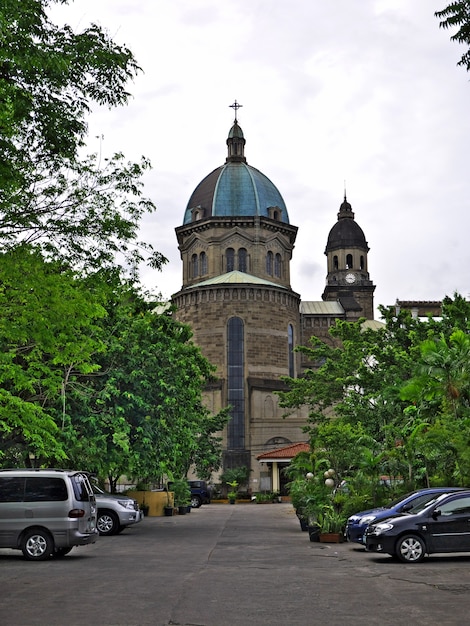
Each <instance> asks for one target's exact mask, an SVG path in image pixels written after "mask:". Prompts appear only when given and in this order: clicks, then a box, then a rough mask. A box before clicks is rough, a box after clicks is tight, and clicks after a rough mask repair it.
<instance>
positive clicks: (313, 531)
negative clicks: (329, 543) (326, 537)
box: [307, 524, 321, 541]
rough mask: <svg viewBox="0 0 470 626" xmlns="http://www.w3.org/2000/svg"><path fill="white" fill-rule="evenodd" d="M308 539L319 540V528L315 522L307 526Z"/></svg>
mask: <svg viewBox="0 0 470 626" xmlns="http://www.w3.org/2000/svg"><path fill="white" fill-rule="evenodd" d="M307 530H308V536H309V538H310V541H320V534H321V533H320V529H319V527H318V526H317V525H316V524H313V525H310V526H308V528H307Z"/></svg>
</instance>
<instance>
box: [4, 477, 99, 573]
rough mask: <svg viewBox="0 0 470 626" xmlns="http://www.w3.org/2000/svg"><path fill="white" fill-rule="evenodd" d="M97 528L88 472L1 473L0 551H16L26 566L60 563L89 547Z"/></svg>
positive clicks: (93, 498)
mask: <svg viewBox="0 0 470 626" xmlns="http://www.w3.org/2000/svg"><path fill="white" fill-rule="evenodd" d="M96 524H97V518H96V501H95V496H94V494H93V490H92V487H91V485H90V482H89V479H88V473H87V472H80V471H66V470H57V469H27V468H26V469H10V470H1V471H0V548H13V549H14V550H21V551H22V552H23V555H24V557H25V558H26V559H28V560H30V561H43V560H45V559H49V558H50V557H55V558H59V557H63V556H65V555H66V554H68V553H69V552H70V551H71V550H72V548H73V547H74V546H84V545H87V544H89V543H94V542H95V541H96V539H97V536H98V533H97V530H96Z"/></svg>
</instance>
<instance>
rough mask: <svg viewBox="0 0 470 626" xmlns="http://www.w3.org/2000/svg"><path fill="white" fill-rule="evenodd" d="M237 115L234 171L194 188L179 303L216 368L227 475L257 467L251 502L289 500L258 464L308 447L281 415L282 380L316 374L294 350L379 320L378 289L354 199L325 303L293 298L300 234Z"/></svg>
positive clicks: (182, 245) (217, 172)
mask: <svg viewBox="0 0 470 626" xmlns="http://www.w3.org/2000/svg"><path fill="white" fill-rule="evenodd" d="M239 106H240V105H238V104H237V103H236V102H235V104H234V105H233V108H234V109H235V120H234V123H233V125H232V127H231V129H230V132H229V134H228V137H227V142H226V143H227V157H226V160H225V163H224V164H223V165H221V166H219V167H217V168H216V169H214V170H213V171H212V172H211V173H209V174H208V175H207V176H206V177H205V178H203V180H202V181H201V182H200V183H199V184H198V185H197V186H196V188H195V189H194V191H193V193H192V194H191V196H190V199H189V202H188V204H187V207H186V210H185V213H184V218H183V224H182V225H181V226H178V227H177V228H176V236H177V240H178V246H179V250H180V255H181V261H182V265H183V284H182V287H181V289H180V291H178V292H177V293H175V294H174V295H173V296H172V303H173V304H174V305H175V306H176V313H175V315H176V318H177V319H178V320H179V321H181V322H183V323H186V324H189V325H190V326H191V328H192V330H193V333H194V341H195V343H196V344H197V345H198V346H199V347H200V348H201V351H202V353H203V354H204V356H205V357H206V358H207V359H208V360H209V361H210V362H211V363H213V364H214V365H215V366H216V367H217V372H216V377H217V382H216V383H214V384H213V385H212V386H211V387H210V388H208V389H207V390H206V392H205V394H206V398H205V399H206V402H207V406H208V407H209V408H210V409H211V410H212V411H214V412H217V411H219V410H220V409H221V408H223V407H225V406H227V405H230V407H231V418H230V421H229V424H228V426H227V428H226V431H225V432H224V452H223V469H228V468H233V467H239V466H245V467H248V468H250V470H251V472H250V490H251V491H252V492H256V491H260V490H270V489H272V488H274V487H276V486H279V488H280V490H281V491H282V490H283V485H284V482H283V480H282V475H281V474H280V473H279V467H281V466H282V463H281V464H278V463H276V464H273V463H272V462H270V461H269V458H270V457H269V454H268V455H267V456H264V457H263V458H264V459H265V460H264V461H263V463H260V462H259V461H258V457H259V456H260V455H263V454H266V453H269V452H270V451H274V450H277V451H279V449H280V448H282V447H283V446H286V447H288V448H290V447H291V446H292V445H293V444H297V443H301V442H304V441H305V434H304V433H303V427H304V426H305V424H306V418H307V413H306V411H302V410H298V411H296V412H294V413H292V414H291V415H289V416H288V417H284V411H283V409H281V408H280V407H279V399H278V396H277V394H276V392H277V391H280V390H284V389H285V386H284V384H283V382H282V381H281V377H283V376H291V377H296V376H300V375H302V370H303V369H304V367H306V365H307V364H306V363H303V362H302V360H301V355H300V354H299V353H297V352H295V351H294V348H295V346H296V345H299V344H307V343H308V340H309V338H310V337H311V336H312V335H315V336H317V337H319V338H321V339H323V340H325V341H330V340H331V338H330V336H329V335H328V329H329V328H330V327H331V326H332V325H333V324H334V323H335V320H336V319H338V318H340V319H344V320H350V321H355V320H357V319H358V318H359V317H366V318H367V319H370V320H372V319H373V311H374V303H373V295H374V289H375V286H374V285H373V283H372V281H371V280H370V276H369V271H368V263H367V254H368V251H369V247H368V244H367V241H366V239H365V236H364V233H363V231H362V229H361V228H360V226H359V225H358V224H357V222H356V221H355V217H354V213H353V211H352V208H351V205H350V204H349V203H348V202H347V200H346V197H345V198H344V201H343V203H342V204H341V206H340V209H339V212H338V214H337V221H336V223H335V224H334V225H333V227H332V229H331V231H330V233H329V236H328V239H327V243H326V250H325V254H326V257H327V275H326V286H325V290H324V292H323V295H322V300H320V301H318V302H317V301H315V302H308V301H306V302H305V301H304V302H303V301H302V300H301V296H300V295H299V294H298V293H296V292H295V291H293V290H292V288H291V284H290V262H291V259H292V253H293V249H294V244H295V239H296V236H297V230H298V228H297V226H293V225H292V224H290V221H289V215H288V211H287V207H286V205H285V202H284V200H283V198H282V195H281V193H280V191H279V190H278V188H277V187H276V186H275V185H274V184H273V183H272V182H271V180H270V179H269V178H268V177H267V176H265V175H264V174H263V173H262V172H261V171H260V170H258V169H256V168H254V167H252V166H251V165H249V164H248V162H247V160H246V157H245V138H244V135H243V131H242V129H241V127H240V125H239V123H238V120H237V109H238V108H239ZM277 454H278V455H279V454H280V453H279V452H277ZM281 458H282V455H281ZM273 468H275V472H274V474H273Z"/></svg>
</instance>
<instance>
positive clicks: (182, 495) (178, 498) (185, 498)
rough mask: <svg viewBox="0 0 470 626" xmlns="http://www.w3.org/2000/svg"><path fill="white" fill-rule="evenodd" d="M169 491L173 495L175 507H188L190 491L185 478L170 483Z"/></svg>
mask: <svg viewBox="0 0 470 626" xmlns="http://www.w3.org/2000/svg"><path fill="white" fill-rule="evenodd" d="M170 491H172V492H173V494H174V503H175V506H176V507H178V506H189V504H190V503H191V489H190V487H189V484H188V481H187V480H186V478H180V479H177V480H175V481H173V482H172V483H171V487H170Z"/></svg>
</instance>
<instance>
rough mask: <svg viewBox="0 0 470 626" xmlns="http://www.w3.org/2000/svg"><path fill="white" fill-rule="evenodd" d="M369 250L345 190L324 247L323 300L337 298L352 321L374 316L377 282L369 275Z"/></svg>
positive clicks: (347, 317) (334, 299) (335, 299)
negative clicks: (324, 284) (325, 264)
mask: <svg viewBox="0 0 470 626" xmlns="http://www.w3.org/2000/svg"><path fill="white" fill-rule="evenodd" d="M368 252H369V246H368V245H367V241H366V238H365V236H364V232H363V231H362V228H361V227H360V226H359V224H358V223H357V222H356V221H355V219H354V213H353V210H352V207H351V205H350V204H349V202H348V201H347V199H346V193H345V194H344V201H343V203H342V204H341V206H340V208H339V212H338V221H337V222H336V224H335V225H334V226H333V228H332V229H331V230H330V233H329V235H328V241H327V244H326V248H325V254H326V258H327V275H326V286H325V290H324V292H323V294H322V299H323V300H325V301H338V302H339V303H340V304H341V305H342V307H343V308H344V310H345V312H346V319H349V320H351V321H352V320H355V319H358V318H359V317H365V318H367V319H374V291H375V285H374V284H373V283H372V281H371V280H370V277H369V271H368V266H367V253H368Z"/></svg>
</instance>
